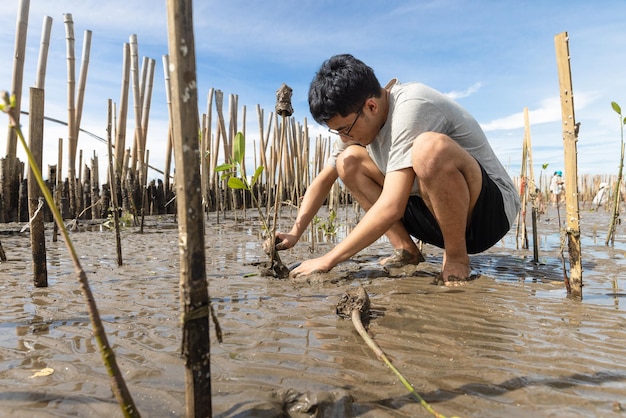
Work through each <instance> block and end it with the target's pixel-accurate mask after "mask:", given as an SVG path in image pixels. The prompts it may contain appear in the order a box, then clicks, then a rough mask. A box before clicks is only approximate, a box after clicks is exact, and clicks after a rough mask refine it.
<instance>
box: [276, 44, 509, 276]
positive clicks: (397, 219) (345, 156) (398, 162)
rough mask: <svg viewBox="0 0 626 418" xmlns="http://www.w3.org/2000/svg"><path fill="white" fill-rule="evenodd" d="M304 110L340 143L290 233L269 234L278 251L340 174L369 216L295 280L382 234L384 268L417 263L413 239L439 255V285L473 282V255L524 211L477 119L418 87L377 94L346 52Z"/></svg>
mask: <svg viewBox="0 0 626 418" xmlns="http://www.w3.org/2000/svg"><path fill="white" fill-rule="evenodd" d="M309 107H310V111H311V114H312V116H313V118H314V119H315V121H317V122H318V123H320V124H322V125H326V126H327V127H328V130H329V131H330V132H331V133H333V134H335V135H337V141H336V147H335V149H334V152H333V153H332V155H331V156H330V158H329V160H328V162H327V164H326V166H325V167H324V168H323V169H322V171H321V172H320V173H319V174H318V175H317V176H316V178H315V179H314V180H313V181H312V183H311V185H310V186H309V187H308V189H307V190H306V193H305V195H304V197H303V200H302V204H301V205H300V209H299V211H298V215H297V217H296V220H295V222H294V225H293V227H292V228H291V230H290V231H289V232H287V233H282V232H277V234H276V237H274V238H275V241H274V242H275V245H276V249H278V250H282V249H286V248H291V247H293V246H294V245H295V244H296V243H297V242H298V240H299V239H300V236H301V235H302V234H303V232H304V231H305V229H306V228H307V226H308V224H309V223H310V222H311V220H312V219H313V217H314V216H315V214H316V213H317V211H318V210H319V209H320V207H321V205H322V204H323V202H324V200H325V199H326V196H327V195H328V192H329V191H330V189H331V187H332V185H333V183H334V182H335V181H336V180H337V178H340V179H341V180H342V181H343V182H344V184H345V185H346V186H347V187H348V189H349V190H350V192H351V194H352V196H353V197H354V198H355V199H356V200H357V201H358V202H359V203H360V205H361V206H362V207H363V208H364V209H365V211H366V213H365V216H364V217H363V218H362V219H361V221H360V222H359V223H358V224H357V226H356V227H355V228H354V229H353V230H352V232H350V234H349V235H348V236H347V237H346V238H345V239H344V240H343V241H341V242H340V243H338V244H337V245H336V246H335V247H334V248H333V249H332V250H331V251H329V252H328V253H326V254H325V255H323V256H321V257H319V258H315V259H310V260H306V261H304V262H302V263H301V264H300V265H299V266H298V267H297V268H295V269H294V270H292V272H291V274H292V275H293V276H298V275H305V274H310V273H313V272H326V271H329V270H331V269H332V268H333V267H334V266H336V265H337V264H338V263H340V262H342V261H344V260H347V259H349V258H350V257H352V256H353V255H355V254H356V253H358V252H359V251H361V250H362V249H364V248H366V247H367V246H369V245H370V244H372V243H373V242H375V241H376V240H377V239H378V238H380V237H381V236H382V235H386V236H387V238H388V239H389V242H390V243H391V244H392V246H393V248H394V252H393V254H392V255H391V256H390V257H388V258H385V259H383V260H381V264H383V265H384V266H388V267H392V266H402V265H406V264H418V263H419V262H421V261H423V260H424V257H423V256H422V254H421V253H420V251H419V249H418V247H417V245H416V243H415V242H414V240H413V238H416V239H417V240H421V241H423V242H425V243H428V244H432V245H434V246H437V247H440V248H443V249H444V256H443V264H442V266H441V271H440V273H439V275H438V277H437V279H436V282H437V283H443V284H445V285H448V286H451V285H459V284H463V283H465V282H466V281H467V280H469V279H470V278H471V277H470V274H471V268H470V259H469V254H474V253H478V252H482V251H484V250H486V249H488V248H490V247H491V246H493V245H494V244H495V243H497V242H498V241H499V240H500V239H501V238H502V237H503V236H504V235H505V234H506V233H507V232H508V231H509V229H510V228H511V225H512V224H513V222H514V220H515V218H516V216H517V213H518V211H519V208H520V202H519V197H518V192H517V191H516V189H515V186H514V184H513V182H512V180H511V178H510V176H509V175H508V174H507V172H506V170H505V168H504V167H503V166H502V164H501V163H500V161H499V160H498V158H497V157H496V155H495V153H494V151H493V149H492V148H491V146H490V145H489V142H488V141H487V138H486V136H485V134H484V132H483V131H482V129H481V127H480V125H479V124H478V122H477V121H476V120H475V119H474V118H473V117H472V116H471V115H470V114H469V113H468V112H467V111H466V110H465V109H463V108H462V107H461V106H460V105H459V104H457V103H456V102H454V101H453V100H451V99H450V98H448V97H447V96H445V95H444V94H442V93H440V92H438V91H436V90H434V89H432V88H430V87H427V86H425V85H424V84H420V83H400V82H399V81H397V80H395V79H394V80H392V81H391V82H389V83H388V84H387V85H386V86H385V87H384V88H382V87H381V85H380V83H379V81H378V79H377V78H376V76H375V74H374V71H373V70H372V69H371V68H370V67H368V66H367V65H366V64H365V63H363V62H362V61H360V60H358V59H356V58H355V57H353V56H352V55H348V54H344V55H336V56H333V57H331V58H330V59H328V60H327V61H325V62H324V63H323V64H322V66H321V68H320V69H319V71H318V72H317V73H316V75H315V77H314V78H313V81H312V82H311V85H310V89H309ZM270 245H272V244H271V243H270Z"/></svg>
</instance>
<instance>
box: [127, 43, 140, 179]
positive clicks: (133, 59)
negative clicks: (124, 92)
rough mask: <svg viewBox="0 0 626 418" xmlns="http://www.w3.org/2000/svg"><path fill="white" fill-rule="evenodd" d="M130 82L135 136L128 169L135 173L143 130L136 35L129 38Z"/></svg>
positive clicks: (138, 161)
mask: <svg viewBox="0 0 626 418" xmlns="http://www.w3.org/2000/svg"><path fill="white" fill-rule="evenodd" d="M129 43H130V81H131V88H132V92H133V109H134V111H135V112H134V113H135V134H134V137H133V138H134V141H133V147H132V152H131V162H130V169H131V170H132V171H133V172H135V173H137V172H138V166H139V164H140V156H139V155H138V154H139V150H140V147H141V143H142V142H143V128H142V126H141V112H142V105H143V103H142V100H141V87H140V84H139V46H138V44H137V35H135V34H133V35H131V36H130V40H129Z"/></svg>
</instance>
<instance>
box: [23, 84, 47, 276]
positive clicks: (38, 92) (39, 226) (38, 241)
mask: <svg viewBox="0 0 626 418" xmlns="http://www.w3.org/2000/svg"><path fill="white" fill-rule="evenodd" d="M43 116H44V91H43V90H42V89H38V88H31V89H30V109H29V117H28V121H29V127H28V136H29V147H30V149H31V152H32V154H33V164H36V165H37V167H39V170H40V171H41V165H42V159H43ZM28 213H29V217H30V247H31V251H32V256H33V275H34V278H35V287H48V269H47V267H46V237H45V235H44V223H43V195H42V194H41V190H40V189H39V185H38V184H37V181H36V180H35V174H34V172H33V170H32V169H29V171H28Z"/></svg>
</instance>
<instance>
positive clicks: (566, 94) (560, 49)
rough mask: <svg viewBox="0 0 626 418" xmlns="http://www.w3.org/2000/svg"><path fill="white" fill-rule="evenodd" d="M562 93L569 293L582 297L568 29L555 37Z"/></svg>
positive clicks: (576, 168) (574, 120)
mask: <svg viewBox="0 0 626 418" xmlns="http://www.w3.org/2000/svg"><path fill="white" fill-rule="evenodd" d="M554 44H555V47H556V58H557V67H558V75H559V88H560V96H561V117H562V129H563V146H564V149H565V151H564V158H565V205H566V209H567V238H568V253H569V261H570V278H569V287H568V293H570V294H571V295H572V296H573V297H579V298H582V285H583V284H582V260H581V245H580V226H579V222H580V215H579V210H578V167H577V150H576V142H577V140H578V138H577V127H576V119H575V117H574V94H573V91H572V78H571V70H570V56H569V44H568V36H567V32H562V33H559V34H557V35H556V36H555V37H554ZM566 285H567V283H566Z"/></svg>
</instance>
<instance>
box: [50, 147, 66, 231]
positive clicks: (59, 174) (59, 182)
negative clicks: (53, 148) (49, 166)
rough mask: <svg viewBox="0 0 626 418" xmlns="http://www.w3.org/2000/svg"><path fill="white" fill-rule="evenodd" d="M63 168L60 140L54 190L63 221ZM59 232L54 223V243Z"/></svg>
mask: <svg viewBox="0 0 626 418" xmlns="http://www.w3.org/2000/svg"><path fill="white" fill-rule="evenodd" d="M62 168H63V138H59V146H58V153H57V178H56V183H57V184H56V188H55V189H54V191H55V196H54V201H55V203H56V205H57V206H58V207H59V211H60V212H59V213H60V215H61V219H63V215H64V213H63V205H62V204H61V196H62V195H63V174H62V172H61V170H62ZM58 232H59V226H58V225H57V223H56V222H55V223H54V226H53V229H52V242H57V235H58Z"/></svg>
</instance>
